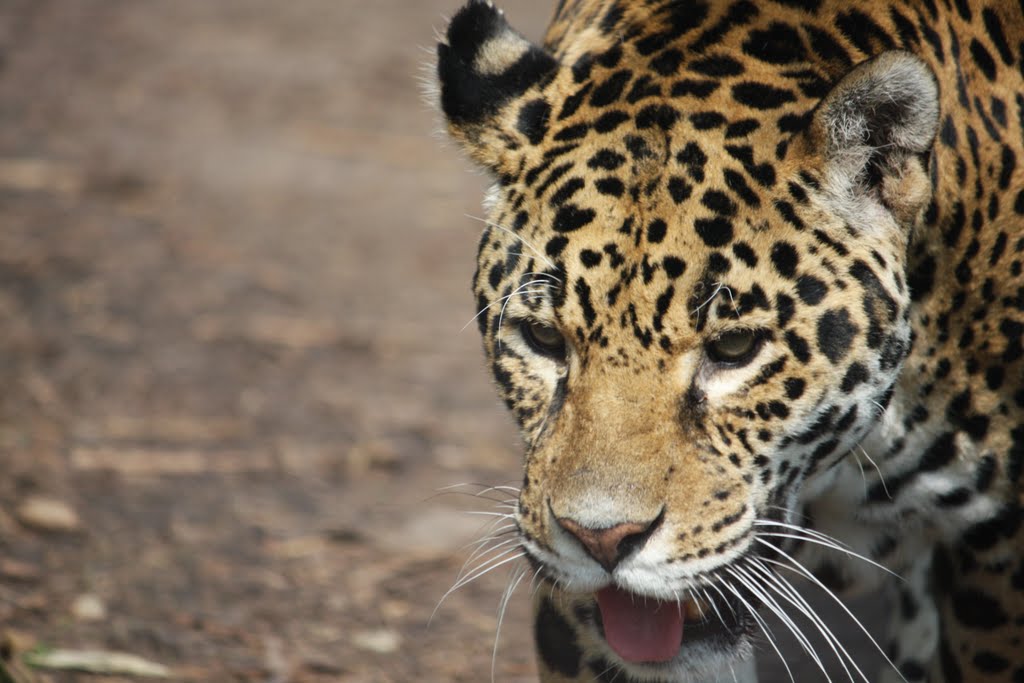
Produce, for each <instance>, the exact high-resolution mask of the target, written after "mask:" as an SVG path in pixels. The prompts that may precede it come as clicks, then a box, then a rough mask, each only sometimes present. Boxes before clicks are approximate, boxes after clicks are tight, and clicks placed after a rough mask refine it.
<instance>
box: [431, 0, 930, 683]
mask: <svg viewBox="0 0 1024 683" xmlns="http://www.w3.org/2000/svg"><path fill="white" fill-rule="evenodd" d="M470 8H475V9H474V10H473V11H474V12H475V14H472V16H470V17H469V18H468V19H466V18H465V17H463V19H464V20H465V21H466V22H468V24H467V26H469V25H471V26H470V27H471V28H472V29H473V30H472V31H469V30H468V28H467V27H465V26H462V25H461V24H459V21H460V19H459V17H457V18H456V21H455V22H453V27H452V29H450V30H449V44H447V45H443V46H442V49H441V53H440V55H441V60H440V64H439V73H440V75H441V84H442V91H441V94H442V105H443V107H444V109H445V112H446V114H447V115H448V120H449V126H450V130H451V132H452V134H453V135H454V136H455V137H456V139H458V140H460V141H461V142H462V143H463V144H464V145H465V147H466V149H467V150H468V151H469V152H470V154H472V155H473V156H474V157H475V158H476V159H477V160H478V161H480V162H481V163H483V164H484V165H485V166H487V167H488V168H490V169H491V170H492V171H494V173H495V175H496V176H497V177H498V182H497V183H496V185H495V187H494V189H493V190H492V192H491V193H490V195H489V199H488V202H487V204H488V206H487V210H488V227H487V228H486V229H485V230H484V233H483V236H482V239H481V244H480V251H479V259H478V268H477V272H476V276H475V280H474V291H475V293H476V297H477V302H478V308H479V310H480V315H479V317H478V321H479V326H480V330H481V332H482V334H483V339H484V347H485V350H486V353H487V356H488V360H489V364H490V367H491V369H492V371H493V374H494V377H495V379H496V382H497V386H498V388H499V391H500V393H501V395H502V396H503V398H504V400H505V402H506V403H507V405H508V407H509V408H510V409H511V410H512V412H513V413H514V414H515V416H516V419H517V421H518V422H519V425H520V428H521V431H522V434H523V436H524V439H525V441H526V462H525V476H524V480H523V485H522V489H521V491H520V493H519V499H518V505H517V510H516V523H517V526H518V530H519V532H520V535H521V543H522V546H523V548H524V549H525V551H526V552H527V554H528V556H529V559H530V560H531V561H532V563H533V564H534V565H535V566H536V567H537V569H538V571H539V572H541V573H542V574H543V575H544V576H546V577H547V578H548V579H549V580H551V581H552V582H554V583H556V584H557V585H558V586H559V587H560V588H562V589H564V590H565V591H568V592H571V593H575V594H578V595H579V596H581V597H580V600H581V602H580V605H581V607H580V609H581V611H583V612H585V611H586V610H587V609H591V610H592V611H593V613H594V616H593V618H592V619H589V620H587V619H583V621H584V622H585V623H590V624H591V626H592V630H593V633H592V634H591V635H592V637H593V638H594V639H595V640H596V641H599V642H601V643H603V645H602V646H603V647H604V649H605V650H606V651H608V654H609V657H610V658H612V659H613V660H614V661H616V662H617V663H619V664H620V665H623V666H627V667H632V669H630V670H632V671H634V672H635V673H638V674H640V675H650V676H654V675H655V674H657V675H662V674H663V673H664V672H665V671H669V670H674V669H680V670H682V668H691V669H692V668H693V667H694V666H698V665H700V663H701V662H710V661H712V660H715V659H716V658H721V657H722V656H726V657H733V656H737V653H739V654H742V653H745V652H746V651H747V650H748V649H749V647H750V645H749V638H748V634H749V631H750V629H751V627H752V623H753V620H754V619H756V617H754V616H753V613H754V611H755V608H756V606H757V605H758V603H759V602H760V601H761V600H762V599H764V598H765V596H764V595H763V594H759V593H758V591H757V590H754V589H753V587H754V586H755V585H756V584H758V583H759V581H758V578H759V577H758V576H757V574H758V573H761V572H766V571H768V570H769V566H768V564H766V563H767V562H775V561H780V560H781V561H784V560H785V552H784V550H783V549H782V548H781V547H780V544H779V543H778V542H777V540H778V539H773V540H768V535H767V534H766V533H763V532H764V531H765V530H766V529H770V530H774V531H776V532H778V531H780V530H782V529H784V528H785V527H784V526H783V525H786V524H790V523H792V522H793V521H794V515H796V514H797V512H798V507H799V499H800V497H801V495H802V493H804V492H806V491H807V490H808V489H809V488H812V487H816V486H820V485H821V484H822V483H823V482H825V481H827V479H828V477H829V476H830V472H831V471H832V468H833V467H834V466H835V465H836V464H837V463H838V462H840V461H841V460H842V459H843V458H844V457H846V456H847V454H848V453H849V452H850V451H851V449H853V448H854V447H855V446H856V445H857V443H858V441H859V440H860V439H861V438H862V437H863V436H864V434H865V433H866V431H867V430H868V429H869V428H870V427H871V426H872V425H873V424H874V423H875V422H876V420H877V416H878V414H879V413H880V412H881V411H883V410H884V407H885V406H886V404H887V402H888V400H889V396H890V392H891V391H892V387H893V384H894V383H895V382H896V380H897V378H898V374H899V370H900V367H901V363H902V361H903V359H904V358H905V356H906V353H907V351H908V348H909V346H910V343H911V339H910V324H909V320H908V313H907V311H908V305H909V301H910V295H909V291H908V287H907V283H906V279H905V275H904V272H905V252H906V245H907V239H908V231H909V229H910V227H911V226H912V224H913V222H914V220H915V218H916V216H917V215H918V214H919V213H920V211H921V210H922V209H923V207H924V204H925V203H926V200H927V196H928V192H929V191H930V185H929V182H928V177H927V173H926V171H925V166H924V159H923V156H922V155H923V153H924V151H925V150H926V149H927V147H928V145H929V144H930V141H931V137H932V136H933V135H934V129H935V118H936V106H937V105H936V101H937V94H936V90H935V85H934V82H933V79H932V77H931V76H930V73H929V72H928V69H927V67H925V66H924V65H923V64H922V63H920V62H919V61H918V60H917V59H916V58H914V57H911V56H910V55H907V54H905V53H887V54H886V55H883V56H882V57H879V58H876V59H875V60H872V61H871V62H868V63H866V64H864V65H862V66H861V67H858V68H857V69H855V70H853V71H852V72H851V73H850V74H849V75H847V76H846V77H845V78H844V79H843V80H842V81H841V82H839V83H838V84H837V85H835V86H834V87H833V89H832V90H831V92H830V93H829V94H828V95H827V96H826V97H825V98H824V99H823V100H822V101H821V102H820V103H818V102H817V101H815V102H806V101H800V100H797V99H796V98H794V101H792V102H787V103H784V104H780V108H779V111H773V112H772V122H771V125H767V124H765V125H762V122H761V121H760V120H759V118H758V117H759V116H763V112H760V113H759V112H758V111H756V110H754V109H751V108H750V107H747V108H743V107H738V106H737V99H738V98H740V97H741V96H742V94H743V91H742V89H738V88H737V87H736V85H734V86H733V87H731V88H729V87H714V88H710V86H704V89H703V90H700V88H699V87H698V86H696V85H691V86H690V88H691V90H694V89H696V91H695V92H694V93H691V95H687V94H685V93H683V92H682V91H680V94H679V95H678V96H677V97H675V98H673V99H666V98H644V97H640V98H639V99H637V100H636V101H630V100H631V98H630V97H629V96H628V95H627V93H629V92H630V90H629V86H630V84H631V83H632V87H633V88H634V89H635V88H637V87H639V85H640V84H639V83H638V82H636V81H634V75H633V72H632V71H631V68H630V67H631V66H632V65H633V62H631V61H630V60H631V59H633V60H640V59H641V57H639V56H637V55H631V54H630V53H628V51H627V52H626V53H625V54H624V49H623V47H622V46H621V45H618V46H612V47H610V48H609V52H608V53H605V54H597V55H592V56H591V58H590V62H588V63H587V66H586V68H581V67H580V66H579V62H578V61H577V62H576V63H575V65H574V66H573V67H572V68H569V67H565V66H562V65H561V64H560V63H559V62H558V61H556V60H555V59H554V58H553V57H551V56H550V55H548V54H546V53H545V52H543V51H542V50H540V48H537V47H534V46H532V45H530V44H528V43H526V42H525V41H524V40H523V39H522V38H520V37H519V36H518V35H517V34H514V33H513V32H511V30H510V29H508V28H507V26H506V25H505V24H504V21H503V19H501V18H500V16H498V15H497V14H496V13H494V11H493V10H491V9H488V6H487V5H484V4H483V3H474V4H471V5H470ZM460 16H462V15H460ZM470 19H472V21H470ZM470 85H472V86H473V87H472V88H471V87H470ZM737 85H742V84H737ZM754 85H757V84H756V83H754ZM647 87H649V88H651V87H653V85H652V84H651V83H650V82H648V83H647ZM502 88H506V89H508V92H504V91H503V90H502ZM709 89H710V92H707V90H709ZM471 92H472V93H477V94H479V93H480V92H487V93H490V94H491V95H492V99H491V100H488V101H481V100H480V98H479V97H476V99H473V100H472V101H470V99H471V98H470V94H469V93H471ZM659 92H664V91H663V90H659ZM716 112H728V115H724V114H721V113H719V114H718V118H714V117H713V116H712V114H713V113H716ZM719 119H720V120H719ZM712 120H713V123H714V124H715V125H710V122H712ZM595 603H596V610H595V609H593V608H594V605H595ZM712 614H715V618H713V619H712V618H710V617H711V615H712ZM684 634H685V636H684Z"/></svg>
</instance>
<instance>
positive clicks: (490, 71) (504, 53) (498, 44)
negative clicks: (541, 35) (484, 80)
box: [473, 31, 531, 76]
mask: <svg viewBox="0 0 1024 683" xmlns="http://www.w3.org/2000/svg"><path fill="white" fill-rule="evenodd" d="M530 47H531V45H530V43H528V42H527V41H525V40H523V39H522V37H520V36H519V34H517V33H513V32H512V31H505V32H504V33H500V34H498V35H497V36H495V37H493V38H491V39H490V40H488V41H487V42H486V43H484V44H483V45H482V46H481V47H480V51H479V52H478V53H477V56H476V62H475V63H474V64H473V66H474V67H475V68H476V71H477V73H479V74H480V75H481V76H500V75H501V74H503V73H505V71H506V70H508V68H509V67H511V66H512V65H513V64H515V63H516V62H518V61H519V60H520V59H522V57H523V55H525V54H526V53H527V52H529V51H530Z"/></svg>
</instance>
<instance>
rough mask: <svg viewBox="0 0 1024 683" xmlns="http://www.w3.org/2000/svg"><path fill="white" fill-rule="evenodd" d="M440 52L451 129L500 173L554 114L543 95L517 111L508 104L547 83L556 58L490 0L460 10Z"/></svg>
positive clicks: (540, 135) (475, 0)
mask: <svg viewBox="0 0 1024 683" xmlns="http://www.w3.org/2000/svg"><path fill="white" fill-rule="evenodd" d="M437 56H438V60H437V78H438V82H439V86H440V93H441V98H440V100H441V110H442V111H443V112H444V115H445V118H446V119H447V122H448V131H449V133H451V135H452V137H454V138H455V139H456V140H458V141H459V142H460V143H461V144H462V146H463V147H464V148H465V149H466V151H467V152H468V153H469V154H470V156H472V157H473V158H474V159H475V160H476V161H477V162H479V163H481V164H483V165H484V166H486V167H488V168H490V169H491V170H494V171H495V172H498V173H501V172H502V170H503V167H504V166H505V164H507V163H509V161H510V157H511V156H512V154H511V153H512V152H514V151H515V150H516V149H517V148H518V147H519V146H521V145H522V144H524V143H532V144H537V143H539V142H540V140H541V139H543V136H544V134H545V133H546V131H547V126H548V119H549V117H550V114H551V108H550V105H549V104H548V103H547V102H546V101H545V100H544V99H543V98H539V97H538V98H536V99H532V100H531V101H530V102H527V103H526V104H525V105H524V106H523V107H522V108H521V109H520V110H519V111H518V112H516V113H512V112H509V111H507V110H508V109H510V108H509V107H508V106H507V105H508V104H509V103H510V102H511V101H512V100H514V99H516V98H519V97H520V96H522V95H523V94H525V93H526V92H527V91H529V90H530V89H531V88H534V87H537V86H542V85H543V84H544V83H546V82H547V81H548V80H549V79H550V78H551V77H552V76H553V75H554V74H555V72H556V71H557V70H558V62H557V61H556V60H555V58H554V57H552V56H551V55H549V54H548V53H547V52H545V51H544V50H543V49H541V48H539V47H537V46H536V45H534V44H532V43H531V42H530V41H528V40H526V38H524V37H522V36H521V35H520V34H519V33H517V32H516V31H515V30H513V29H512V27H510V26H509V25H508V23H507V22H506V21H505V16H504V15H503V14H502V12H501V11H500V10H498V9H496V8H495V7H494V6H493V5H491V4H490V2H485V1H484V0H470V2H469V3H467V4H466V5H465V6H464V7H463V8H462V9H461V10H459V12H458V13H457V14H456V15H455V16H454V17H453V18H452V20H451V23H450V24H449V25H448V33H447V36H446V40H445V42H443V43H440V44H439V45H438V46H437Z"/></svg>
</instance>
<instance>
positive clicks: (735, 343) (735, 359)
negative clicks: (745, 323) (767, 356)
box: [707, 330, 763, 365]
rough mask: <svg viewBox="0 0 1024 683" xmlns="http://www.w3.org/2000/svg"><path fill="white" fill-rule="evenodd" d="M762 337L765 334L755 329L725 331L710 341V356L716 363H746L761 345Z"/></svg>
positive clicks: (708, 349) (708, 348) (708, 347)
mask: <svg viewBox="0 0 1024 683" xmlns="http://www.w3.org/2000/svg"><path fill="white" fill-rule="evenodd" d="M762 339H763V336H762V335H759V334H758V333H757V332H755V331H753V330H731V331H729V332H724V333H722V334H720V335H718V336H717V337H715V338H714V339H713V340H711V342H710V343H708V346H707V351H708V356H710V357H711V360H713V361H715V362H716V363H728V364H731V365H742V364H746V363H747V362H749V361H750V360H751V359H752V358H753V357H754V355H755V354H756V353H757V351H758V349H759V348H760V347H761V341H762Z"/></svg>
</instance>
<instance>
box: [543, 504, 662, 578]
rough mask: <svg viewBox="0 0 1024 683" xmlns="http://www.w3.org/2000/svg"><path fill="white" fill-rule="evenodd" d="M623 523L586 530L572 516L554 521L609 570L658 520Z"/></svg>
mask: <svg viewBox="0 0 1024 683" xmlns="http://www.w3.org/2000/svg"><path fill="white" fill-rule="evenodd" d="M661 518H662V515H658V516H657V517H656V518H654V519H652V520H651V521H649V522H623V523H622V524H616V525H615V526H610V527H607V528H604V529H588V528H587V527H584V526H582V525H581V524H579V523H578V522H576V521H575V520H573V519H569V518H568V517H559V518H558V524H559V526H561V527H562V528H563V529H565V530H566V531H568V532H569V533H570V534H572V535H573V536H575V537H576V539H577V540H578V541H579V542H580V543H582V544H583V547H584V548H585V549H586V551H587V553H588V554H589V555H590V556H591V557H593V558H594V559H595V560H596V561H597V563H598V564H600V565H601V566H602V567H604V568H605V569H607V570H608V571H609V572H611V571H612V570H614V569H615V566H616V565H617V564H618V563H619V562H620V561H621V560H622V559H623V558H624V557H626V556H627V555H629V554H630V553H631V552H633V551H634V550H636V549H638V548H639V547H640V546H642V545H643V544H644V543H645V542H646V541H647V539H648V538H650V536H651V534H652V533H654V530H655V529H656V528H657V526H658V523H659V522H660V521H661Z"/></svg>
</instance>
